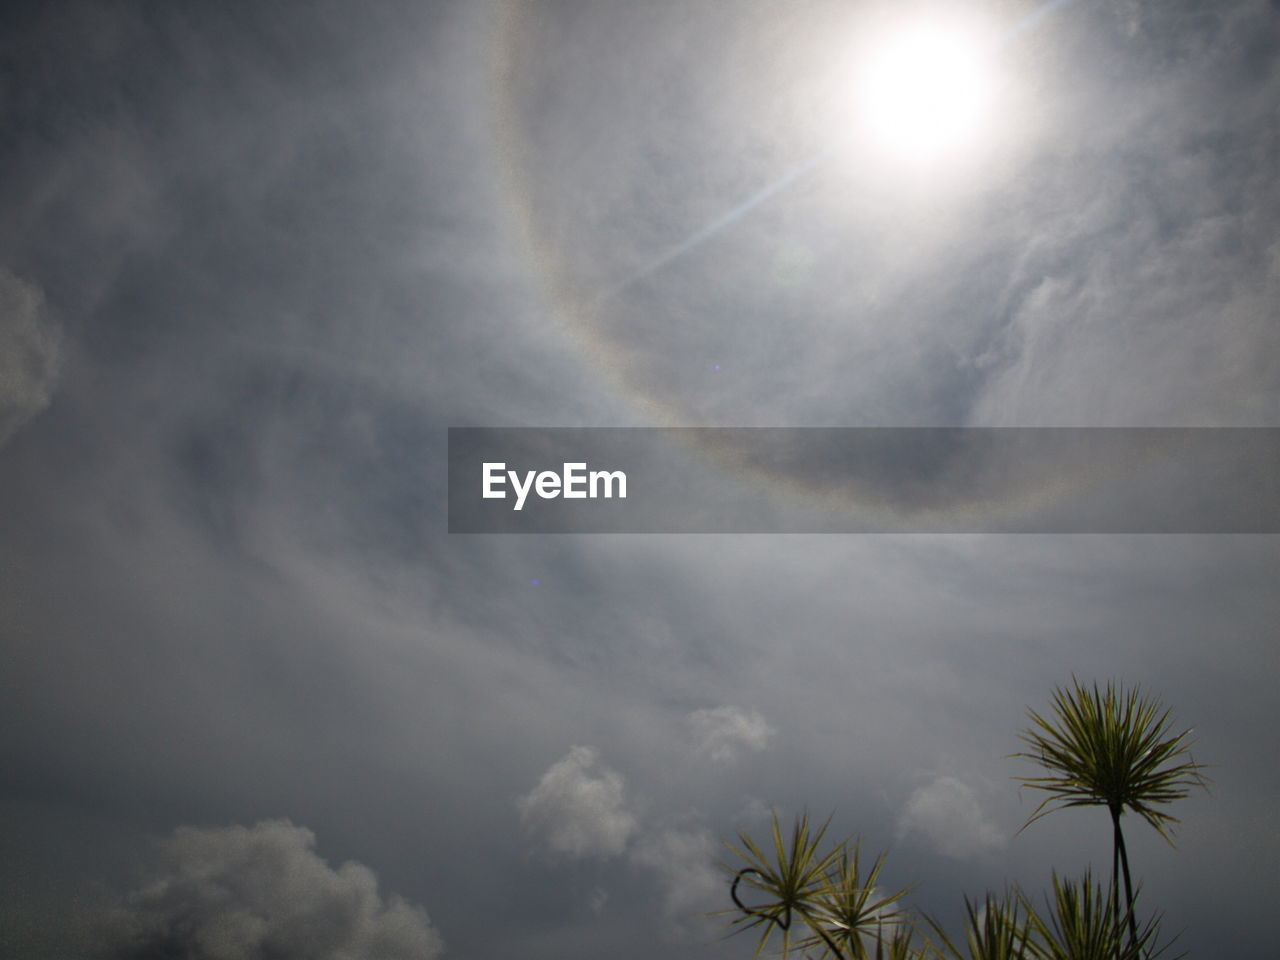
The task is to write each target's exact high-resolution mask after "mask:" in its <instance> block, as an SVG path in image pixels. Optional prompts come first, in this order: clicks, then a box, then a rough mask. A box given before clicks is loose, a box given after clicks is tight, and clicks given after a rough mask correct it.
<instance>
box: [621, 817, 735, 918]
mask: <svg viewBox="0 0 1280 960" xmlns="http://www.w3.org/2000/svg"><path fill="white" fill-rule="evenodd" d="M716 851H717V845H716V842H715V840H714V839H713V838H712V837H711V834H710V833H708V832H707V831H706V830H705V829H702V828H700V827H679V826H668V827H664V828H662V829H660V830H657V831H655V832H653V833H651V834H646V835H645V836H644V837H642V838H641V839H639V840H638V841H637V842H636V844H635V846H634V848H633V850H632V852H631V861H632V862H633V863H634V864H636V865H637V866H640V867H644V868H645V869H648V870H650V871H652V872H653V873H654V875H655V876H656V878H657V880H658V883H659V885H660V887H661V889H662V907H663V912H664V913H665V914H666V915H667V916H668V917H670V918H683V917H688V916H690V915H692V914H694V913H697V912H699V911H706V910H710V909H712V908H714V907H716V906H723V904H722V903H721V901H722V900H723V899H724V895H725V882H724V878H723V877H722V876H721V874H720V872H719V871H718V870H717V869H716Z"/></svg>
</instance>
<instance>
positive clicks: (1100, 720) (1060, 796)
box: [1013, 677, 1208, 946]
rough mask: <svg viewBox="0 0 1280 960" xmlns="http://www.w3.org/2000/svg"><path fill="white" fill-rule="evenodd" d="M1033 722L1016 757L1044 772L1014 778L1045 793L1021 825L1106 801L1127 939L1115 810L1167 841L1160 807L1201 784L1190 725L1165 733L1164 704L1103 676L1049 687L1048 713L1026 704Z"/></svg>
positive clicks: (1133, 932) (1124, 860)
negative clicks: (1101, 682) (1103, 682)
mask: <svg viewBox="0 0 1280 960" xmlns="http://www.w3.org/2000/svg"><path fill="white" fill-rule="evenodd" d="M1027 713H1028V715H1029V716H1030V718H1031V721H1032V726H1031V728H1030V729H1029V730H1026V731H1024V732H1023V733H1022V734H1020V735H1019V738H1020V739H1021V740H1022V741H1023V743H1025V744H1027V746H1028V747H1030V750H1029V751H1028V752H1022V753H1015V754H1013V756H1015V757H1023V758H1026V759H1028V760H1033V761H1035V762H1036V763H1038V764H1039V765H1040V766H1042V767H1043V768H1044V769H1045V770H1047V771H1048V772H1049V774H1050V775H1049V776H1044V777H1019V778H1018V779H1019V780H1021V781H1022V783H1023V784H1025V785H1026V786H1029V787H1033V788H1034V789H1036V790H1043V791H1045V792H1047V793H1048V794H1049V796H1048V797H1046V798H1045V799H1044V801H1043V802H1042V803H1041V804H1040V805H1039V806H1038V807H1036V809H1035V812H1033V813H1032V814H1031V816H1030V817H1029V818H1028V820H1027V822H1026V823H1024V824H1023V825H1022V829H1023V830H1025V829H1026V828H1027V827H1028V826H1030V825H1031V824H1032V823H1034V822H1035V821H1036V820H1039V819H1040V818H1041V817H1043V816H1045V815H1047V814H1049V813H1051V812H1053V811H1054V810H1059V809H1062V808H1064V807H1081V806H1105V807H1106V808H1107V810H1108V811H1109V812H1110V814H1111V824H1112V838H1113V844H1112V853H1111V891H1112V893H1111V896H1112V909H1113V917H1114V918H1115V924H1116V926H1117V927H1118V926H1119V925H1120V920H1119V916H1120V906H1119V903H1118V901H1117V898H1116V890H1117V889H1118V887H1119V876H1118V874H1119V872H1120V870H1121V869H1123V872H1124V888H1125V896H1126V898H1127V900H1128V910H1127V911H1126V915H1127V918H1128V925H1129V940H1130V945H1131V946H1132V945H1133V943H1134V942H1135V941H1137V940H1138V939H1139V934H1138V928H1137V921H1136V920H1135V919H1134V913H1133V905H1134V893H1133V882H1132V880H1131V878H1130V874H1129V854H1128V851H1127V850H1126V849H1125V843H1124V831H1123V830H1122V829H1121V827H1120V816H1121V814H1122V813H1124V811H1125V810H1130V811H1132V812H1133V813H1136V814H1138V815H1139V816H1141V817H1142V818H1143V819H1144V820H1146V821H1147V823H1149V824H1151V826H1152V827H1154V828H1155V829H1156V832H1158V833H1159V834H1160V836H1162V837H1164V838H1165V840H1167V841H1168V842H1169V843H1170V844H1171V845H1172V843H1173V840H1172V837H1171V836H1170V831H1171V830H1172V825H1173V824H1175V823H1178V819H1177V818H1176V817H1174V816H1172V815H1171V814H1169V813H1168V812H1166V811H1165V810H1163V809H1161V808H1162V807H1163V806H1164V805H1165V804H1168V803H1170V802H1171V801H1173V800H1178V799H1180V798H1182V797H1185V796H1187V794H1188V793H1189V792H1190V789H1191V788H1192V787H1207V785H1208V781H1207V780H1206V779H1205V777H1204V776H1203V775H1202V774H1201V772H1200V771H1201V770H1203V769H1204V765H1203V764H1199V763H1196V762H1195V760H1194V759H1192V757H1191V741H1190V740H1189V739H1188V737H1189V735H1190V733H1191V731H1190V730H1183V731H1182V732H1181V733H1178V734H1171V732H1170V729H1171V727H1170V725H1171V720H1170V711H1169V710H1167V709H1165V708H1164V707H1163V706H1162V705H1161V703H1160V701H1159V700H1158V699H1156V698H1154V697H1148V696H1144V695H1143V694H1142V693H1141V691H1140V690H1139V688H1138V687H1136V686H1135V687H1133V688H1132V689H1127V690H1126V689H1125V687H1124V686H1123V685H1120V684H1116V683H1111V682H1109V683H1108V684H1107V686H1106V688H1105V689H1104V690H1099V689H1098V685H1097V684H1096V683H1095V684H1094V685H1093V686H1092V687H1086V686H1084V685H1083V684H1081V683H1080V682H1079V681H1078V680H1076V679H1075V678H1074V677H1073V678H1072V688H1071V689H1070V690H1067V689H1064V688H1062V687H1057V688H1055V689H1054V694H1053V713H1054V716H1053V718H1052V719H1045V718H1044V717H1042V716H1041V715H1040V714H1038V713H1036V711H1034V710H1031V709H1028V710H1027Z"/></svg>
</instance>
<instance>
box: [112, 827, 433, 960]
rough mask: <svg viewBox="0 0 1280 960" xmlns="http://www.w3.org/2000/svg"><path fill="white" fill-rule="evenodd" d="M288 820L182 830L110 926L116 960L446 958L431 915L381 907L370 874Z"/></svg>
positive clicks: (396, 905)
mask: <svg viewBox="0 0 1280 960" xmlns="http://www.w3.org/2000/svg"><path fill="white" fill-rule="evenodd" d="M315 842H316V838H315V835H314V834H313V833H312V832H311V831H310V830H307V829H306V828H304V827H299V826H295V825H294V824H292V823H290V822H289V821H287V820H269V821H263V822H261V823H258V824H256V825H255V826H252V827H241V826H229V827H211V828H197V827H179V828H178V829H177V830H175V831H174V833H173V836H172V837H171V838H170V839H169V840H168V841H167V842H166V843H165V844H164V847H163V852H164V865H163V868H162V869H161V870H160V871H159V873H158V874H157V875H156V876H155V877H154V878H153V879H152V881H151V882H150V883H148V884H147V885H146V886H143V887H142V888H140V889H138V890H136V891H135V892H134V893H132V894H131V895H130V896H129V898H128V900H127V902H126V904H125V905H123V906H122V907H120V908H118V909H117V910H116V911H115V912H114V913H113V914H112V915H111V916H110V917H109V918H108V919H107V921H106V923H105V924H104V938H103V939H104V946H103V948H102V949H101V952H100V956H102V957H104V958H109V960H143V958H146V957H183V958H186V960H292V958H297V960H375V958H376V960H396V958H401V957H403V958H406V960H408V958H413V960H432V958H435V957H439V956H440V955H441V953H442V951H443V944H442V942H441V939H440V936H439V935H438V934H437V933H436V931H435V930H434V929H433V928H432V926H431V923H430V921H429V920H428V919H427V915H426V913H425V912H424V911H423V910H422V909H421V908H420V907H415V906H412V905H410V904H408V903H406V902H405V901H403V900H401V899H399V898H397V897H391V898H389V899H388V900H387V901H385V902H384V901H383V899H382V897H381V896H380V895H379V893H378V881H377V878H376V877H375V876H374V875H373V872H372V871H371V870H369V869H368V868H367V867H365V866H362V865H361V864H359V863H354V862H347V863H344V864H342V865H341V866H340V867H338V868H337V869H333V868H332V867H330V866H329V865H328V864H327V863H325V861H324V860H322V859H321V858H320V857H319V856H317V855H316V853H315V850H314V847H315Z"/></svg>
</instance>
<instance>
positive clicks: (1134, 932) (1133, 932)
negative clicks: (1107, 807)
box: [1111, 807, 1138, 946]
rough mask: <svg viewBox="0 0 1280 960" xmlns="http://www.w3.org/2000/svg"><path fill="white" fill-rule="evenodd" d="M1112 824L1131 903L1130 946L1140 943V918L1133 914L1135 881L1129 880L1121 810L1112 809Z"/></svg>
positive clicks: (1125, 890)
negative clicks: (1121, 825)
mask: <svg viewBox="0 0 1280 960" xmlns="http://www.w3.org/2000/svg"><path fill="white" fill-rule="evenodd" d="M1111 822H1112V824H1113V825H1114V826H1115V839H1116V844H1115V847H1116V852H1117V853H1119V854H1120V867H1121V869H1123V870H1124V895H1125V899H1126V900H1127V901H1128V903H1129V945H1130V946H1132V945H1133V944H1135V943H1137V942H1138V918H1137V917H1135V916H1134V913H1133V881H1132V880H1130V879H1129V852H1128V850H1126V849H1125V845H1124V831H1123V830H1121V829H1120V808H1119V807H1112V808H1111Z"/></svg>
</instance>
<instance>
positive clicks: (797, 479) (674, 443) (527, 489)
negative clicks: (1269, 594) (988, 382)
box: [449, 427, 1280, 533]
mask: <svg viewBox="0 0 1280 960" xmlns="http://www.w3.org/2000/svg"><path fill="white" fill-rule="evenodd" d="M1278 468H1280V429H1276V428H1216V427H1215V428H1207V427H1206V428H1128V427H1126V428H1070V427H1036V428H1030V427H1026V428H1024V427H1007V428H977V427H964V428H960V427H957V428H934V427H905V428H897V427H894V428H827V427H821V428H781V427H779V428H763V427H762V428H755V427H741V428H739V427H734V428H719V427H707V428H698V427H673V428H571V427H565V428H534V427H519V428H500V427H494V428H489V427H466V428H461V427H455V428H451V429H450V430H449V532H450V533H913V532H918V533H1278V532H1280V469H1278Z"/></svg>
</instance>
